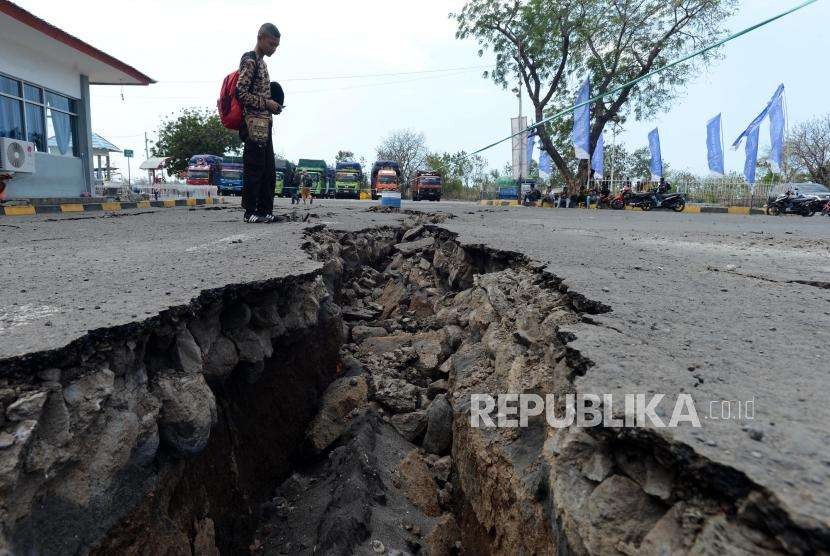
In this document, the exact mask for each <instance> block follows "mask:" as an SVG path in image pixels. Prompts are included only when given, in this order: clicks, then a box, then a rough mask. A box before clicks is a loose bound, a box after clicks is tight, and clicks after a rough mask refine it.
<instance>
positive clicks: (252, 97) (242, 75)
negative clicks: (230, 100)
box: [236, 51, 271, 119]
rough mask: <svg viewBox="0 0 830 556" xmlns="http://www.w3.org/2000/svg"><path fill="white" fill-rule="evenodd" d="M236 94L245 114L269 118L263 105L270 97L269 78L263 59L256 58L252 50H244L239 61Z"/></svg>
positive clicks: (269, 114) (268, 113) (269, 115)
mask: <svg viewBox="0 0 830 556" xmlns="http://www.w3.org/2000/svg"><path fill="white" fill-rule="evenodd" d="M255 77H256V81H254V78H255ZM236 96H237V98H238V99H239V103H240V104H241V105H242V110H243V111H244V112H245V115H249V114H250V115H254V116H262V117H267V118H269V119H270V118H271V113H270V112H268V109H267V108H266V107H265V101H266V100H270V99H271V78H270V77H269V76H268V67H267V66H266V65H265V60H263V59H259V60H258V59H257V55H256V52H254V51H251V52H246V53H245V54H243V55H242V59H241V60H240V61H239V78H238V79H237V81H236Z"/></svg>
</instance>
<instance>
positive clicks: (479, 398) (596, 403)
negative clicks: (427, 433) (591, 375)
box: [470, 393, 755, 428]
mask: <svg viewBox="0 0 830 556" xmlns="http://www.w3.org/2000/svg"><path fill="white" fill-rule="evenodd" d="M623 398H624V403H623V405H622V408H623V415H624V416H620V415H619V414H617V415H614V409H613V408H614V396H613V395H611V394H604V395H602V396H599V395H597V394H565V395H564V396H556V395H554V394H548V395H546V396H541V395H539V394H517V393H505V394H498V395H491V394H471V395H470V426H472V427H474V428H479V427H486V428H495V427H498V428H515V427H526V426H528V422H529V421H530V420H531V419H532V418H535V417H540V416H544V419H545V420H546V421H547V423H548V425H550V426H551V427H554V428H568V427H572V426H577V427H597V426H603V427H613V428H637V427H656V428H674V427H678V426H682V425H686V426H692V427H701V426H702V424H701V423H702V421H706V420H740V421H752V420H754V419H755V398H752V399H750V400H746V401H744V400H707V401H706V403H701V404H697V405H696V404H695V401H694V399H693V398H692V396H691V394H678V395H677V396H676V397H672V398H669V397H667V396H666V395H665V394H625V395H624V396H623ZM672 400H673V402H672ZM699 408H701V409H700V410H699Z"/></svg>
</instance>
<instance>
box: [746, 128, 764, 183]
mask: <svg viewBox="0 0 830 556" xmlns="http://www.w3.org/2000/svg"><path fill="white" fill-rule="evenodd" d="M760 132H761V128H760V127H756V128H755V129H754V130H752V131H750V132H749V135H747V136H746V162H744V177H745V178H746V181H747V182H749V186H750V188H751V189H752V191H753V192H755V164H756V163H757V162H758V135H759V133H760Z"/></svg>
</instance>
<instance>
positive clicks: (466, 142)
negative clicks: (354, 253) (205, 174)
mask: <svg viewBox="0 0 830 556" xmlns="http://www.w3.org/2000/svg"><path fill="white" fill-rule="evenodd" d="M15 1H16V3H18V4H19V5H21V6H22V7H24V8H25V9H27V10H30V11H32V12H33V13H34V14H35V15H38V16H40V17H42V18H44V19H46V20H47V21H49V22H50V23H52V24H54V25H57V26H58V27H61V28H62V29H64V30H65V31H67V32H69V33H71V34H74V35H76V36H78V37H79V38H81V39H83V40H85V41H87V42H89V43H90V44H92V45H93V46H95V47H97V48H100V49H101V50H104V51H105V52H107V53H109V54H112V55H113V56H115V57H117V58H119V59H121V60H123V61H124V62H126V63H128V64H130V65H132V66H134V67H136V68H137V69H139V70H140V71H142V72H144V73H146V74H147V75H149V76H151V77H152V78H154V79H156V80H157V81H158V83H157V84H155V85H151V86H149V87H124V88H123V95H124V99H123V100H122V98H121V94H122V90H121V88H119V87H104V86H98V87H93V90H92V127H93V130H94V131H96V132H97V133H99V134H100V135H102V136H104V137H105V138H107V139H109V140H110V141H112V142H113V143H115V144H116V145H118V146H119V147H121V148H122V149H124V148H127V149H133V150H135V151H136V160H135V161H134V162H135V165H134V167H133V168H135V167H136V166H137V165H138V164H139V163H140V162H141V160H143V155H144V132H147V133H148V135H149V136H150V138H151V140H152V138H153V137H154V135H155V131H156V130H157V129H158V127H159V123H160V122H161V121H162V119H163V118H164V117H165V116H166V115H168V114H171V113H175V112H178V111H179V110H180V109H181V108H183V107H213V106H215V103H216V98H217V96H218V92H219V88H220V85H221V82H222V79H223V78H224V76H225V75H226V74H228V73H230V72H231V71H233V70H234V69H235V68H236V66H237V64H238V62H239V58H240V56H241V54H242V53H243V52H245V51H248V50H251V49H252V48H253V46H254V43H255V38H256V31H257V28H258V27H259V25H260V24H261V23H263V22H265V21H270V22H272V23H274V24H276V25H277V27H279V29H280V31H281V33H282V43H281V45H280V47H279V49H278V50H277V53H276V54H275V55H274V56H273V57H272V58H269V59H268V60H267V63H268V68H269V72H270V75H271V78H272V80H276V81H279V82H281V83H282V85H283V87H284V89H285V91H286V101H285V103H286V108H285V111H284V112H283V114H282V115H280V116H279V117H278V118H277V123H276V126H275V149H276V150H277V151H281V152H282V153H284V154H285V155H286V156H287V157H288V158H289V159H293V160H296V159H297V158H300V157H304V158H323V159H325V160H327V161H329V162H331V161H333V160H334V155H335V154H336V152H337V150H338V149H346V150H353V151H355V153H356V154H357V155H358V156H364V157H365V158H366V159H367V160H369V161H370V162H371V161H372V160H374V157H375V147H376V146H377V144H378V143H379V142H380V140H381V139H382V138H383V137H384V136H385V135H387V134H388V133H389V132H390V131H392V130H394V129H400V128H411V129H415V130H418V131H423V132H424V134H425V135H426V138H427V143H428V146H429V148H430V149H431V150H434V151H452V152H455V151H458V150H461V149H465V150H467V151H471V150H474V149H476V148H478V147H480V146H483V145H485V144H488V143H490V142H492V141H494V140H496V139H498V138H501V137H504V136H506V135H508V134H509V131H510V122H509V118H510V117H511V116H513V115H515V114H516V112H517V109H518V106H517V99H516V97H515V96H514V95H513V94H511V93H510V92H508V91H504V90H502V89H500V88H499V87H497V86H496V85H494V84H493V83H492V82H491V81H488V80H485V79H482V78H481V72H482V71H483V70H484V69H485V66H487V64H488V62H489V61H490V58H488V57H487V56H485V58H483V59H482V58H479V57H478V55H477V51H478V47H477V46H476V44H475V43H474V42H472V41H459V40H457V39H455V36H454V35H455V24H454V22H453V21H452V20H450V19H449V18H448V14H449V13H450V12H451V11H453V10H454V9H458V8H459V7H460V6H461V5H463V2H462V1H461V0H446V1H444V0H420V1H418V2H415V1H412V0H409V1H406V2H404V1H401V0H384V1H382V0H356V1H354V2H330V1H320V0H305V1H303V2H277V1H272V0H246V1H245V2H240V1H237V2H231V1H219V0H199V1H190V0H177V1H169V0H168V1H165V2H161V1H155V0H150V1H144V2H141V3H140V7H136V6H137V4H135V3H133V2H117V1H110V2H108V3H105V4H101V3H100V2H93V1H91V0H75V1H74V2H57V1H51V0H50V1H43V0H37V1H35V0H15ZM797 1H800V0H786V1H783V0H747V1H745V2H744V7H743V9H742V10H741V11H740V13H739V14H738V15H737V16H736V17H734V18H733V19H732V20H731V21H729V26H730V29H731V30H733V31H734V30H738V29H740V28H743V27H746V26H749V25H751V24H753V23H755V22H757V21H760V20H761V19H764V18H766V17H768V16H770V15H773V14H775V13H777V12H779V11H782V10H784V9H786V8H787V7H789V6H792V5H794V4H795V3H796V2H797ZM827 21H830V3H829V2H818V3H817V4H815V5H813V6H811V7H808V8H806V9H805V10H802V11H801V12H797V13H796V14H793V15H791V16H788V17H787V18H785V19H783V20H779V21H778V22H776V23H774V24H772V25H770V26H768V27H766V28H763V29H761V30H758V31H756V32H755V33H752V34H750V35H748V36H746V37H742V38H740V39H737V40H736V41H734V42H732V43H730V44H729V45H727V46H726V49H725V50H724V58H723V59H722V60H721V61H719V62H717V63H716V65H715V66H713V67H712V68H711V69H710V70H709V71H708V72H707V73H705V74H703V75H701V76H700V77H698V78H697V79H695V80H694V81H693V82H692V84H691V86H690V87H689V88H688V90H687V91H686V92H685V93H684V94H683V95H682V97H681V98H679V99H678V100H677V102H676V103H675V105H674V107H673V108H672V109H671V110H670V111H669V112H667V113H665V114H661V115H660V116H659V117H657V118H656V119H655V120H652V121H648V122H637V123H631V124H629V125H628V129H627V130H626V132H625V133H624V134H623V135H622V136H621V137H618V141H621V142H624V143H626V144H627V145H628V146H629V147H630V148H631V149H634V148H637V147H640V146H645V145H646V144H647V140H646V135H647V133H648V131H649V130H650V129H652V128H653V127H655V126H659V128H660V135H661V138H662V143H663V157H664V159H665V160H666V161H667V162H668V163H669V164H670V165H671V167H672V168H674V169H690V170H693V171H696V172H700V173H702V172H704V171H705V170H706V152H705V122H706V120H707V119H708V118H710V117H711V116H713V115H714V114H717V113H718V112H722V113H723V125H724V134H725V140H726V142H727V143H731V141H732V140H733V139H734V137H735V136H737V135H738V133H740V131H741V130H742V129H743V127H745V125H746V124H747V123H748V122H749V121H750V120H751V119H752V118H753V117H754V116H755V114H756V113H757V112H758V111H760V109H761V108H762V107H763V106H764V104H765V103H766V102H767V100H768V99H769V97H770V96H771V94H772V93H773V91H774V90H775V88H776V87H777V85H778V84H779V83H781V82H783V83H784V84H785V86H786V87H787V108H788V116H789V120H790V123H791V124H792V123H796V122H798V121H802V120H804V119H806V118H810V117H813V116H817V115H822V114H825V113H828V112H830V106H828V100H827V99H828V95H827V90H828V85H830V77H829V76H828V72H827V71H826V61H825V57H826V55H827V53H828V51H830V37H828V33H827V31H826V22H827ZM456 68H464V69H456ZM449 69H453V71H433V70H449ZM410 72H430V73H410ZM378 73H381V74H390V73H401V74H402V75H386V76H379V77H364V78H354V79H319V78H323V77H336V76H353V75H367V74H378ZM766 133H767V132H766V126H765V127H764V128H762V142H761V148H762V150H763V149H764V147H765V145H767V144H768V143H769V139H768V137H765V136H764V135H765V134H766ZM606 141H607V142H610V141H611V136H610V134H609V135H608V136H607V137H606ZM537 153H538V151H537ZM485 155H486V158H487V159H488V161H489V162H490V164H491V166H492V167H498V168H502V167H503V166H504V165H505V163H506V162H507V161H508V160H509V158H510V147H509V143H504V144H502V145H500V146H497V147H494V148H493V149H491V150H489V151H487V152H486V153H485ZM537 155H538V154H537ZM726 157H727V158H726V165H727V169H728V170H729V169H734V170H739V169H741V168H742V166H743V154H742V153H741V152H732V151H729V152H727V155H726ZM113 164H114V165H117V166H121V167H122V168H124V169H125V170H126V166H124V165H123V160H122V159H120V157H117V156H116V157H114V158H113ZM125 174H126V171H125Z"/></svg>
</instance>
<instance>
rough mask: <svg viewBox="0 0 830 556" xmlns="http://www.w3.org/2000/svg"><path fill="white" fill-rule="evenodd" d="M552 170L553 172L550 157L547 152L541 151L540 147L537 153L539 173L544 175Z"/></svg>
mask: <svg viewBox="0 0 830 556" xmlns="http://www.w3.org/2000/svg"><path fill="white" fill-rule="evenodd" d="M552 170H553V167H552V164H551V159H550V155H549V154H548V151H545V150H541V147H540V151H539V171H540V172H542V173H544V174H550V173H551V171H552Z"/></svg>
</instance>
